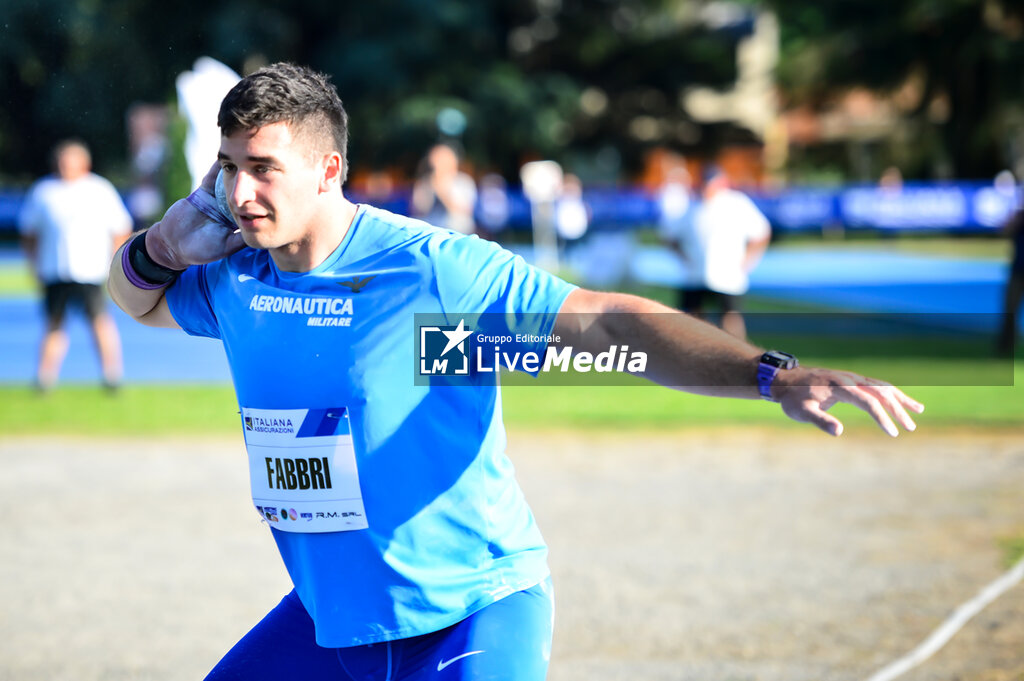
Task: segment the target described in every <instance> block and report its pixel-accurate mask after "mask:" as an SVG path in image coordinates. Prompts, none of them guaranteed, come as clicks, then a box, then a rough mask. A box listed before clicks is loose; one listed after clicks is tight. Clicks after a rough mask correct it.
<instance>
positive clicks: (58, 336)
mask: <svg viewBox="0 0 1024 681" xmlns="http://www.w3.org/2000/svg"><path fill="white" fill-rule="evenodd" d="M54 164H55V166H56V175H52V176H47V177H45V178H43V179H41V180H39V181H38V182H37V183H36V184H35V185H33V187H32V188H31V190H30V191H29V193H28V196H27V197H26V199H25V203H24V205H23V206H22V209H21V213H20V215H19V217H18V227H19V229H20V231H21V241H22V246H23V247H24V249H25V253H26V255H27V256H28V260H29V262H30V263H31V266H32V268H33V271H34V273H35V275H36V278H37V279H38V280H39V283H40V284H41V285H42V287H43V292H44V308H45V311H46V330H45V332H44V334H43V340H42V343H41V345H40V348H39V364H38V367H37V370H36V385H37V387H38V388H39V389H40V390H44V391H45V390H49V389H50V388H52V387H53V385H54V384H55V383H56V382H57V377H58V375H59V374H60V368H61V365H62V364H63V362H64V357H65V355H66V354H67V349H68V337H67V333H66V332H65V331H64V318H65V315H66V312H67V308H68V305H69V304H77V305H80V306H81V307H82V308H84V311H85V314H86V316H87V317H88V319H89V325H90V327H91V329H92V334H93V338H94V340H95V341H96V349H97V351H98V353H99V357H100V364H101V367H102V371H103V383H104V385H105V386H107V388H108V389H114V388H116V387H117V385H118V384H119V383H120V380H121V373H122V360H121V339H120V336H119V335H118V332H117V326H116V325H115V324H114V320H113V318H112V317H111V316H110V314H109V312H107V306H106V300H105V295H104V292H103V284H104V282H105V281H106V278H107V271H108V270H109V267H110V259H111V257H112V255H113V253H114V252H115V251H116V250H117V249H118V247H120V245H121V244H122V243H123V242H124V241H125V239H127V238H128V235H129V234H131V230H132V219H131V216H130V215H129V213H128V210H127V209H126V208H125V205H124V202H123V201H122V200H121V197H120V195H118V193H117V190H116V189H115V188H114V186H113V185H112V184H111V183H110V182H109V181H108V180H106V179H104V178H102V177H100V176H99V175H96V174H94V173H93V172H91V168H92V157H91V155H90V153H89V149H88V147H86V145H85V144H84V143H83V142H81V141H78V140H66V141H63V142H60V143H59V144H58V145H57V146H56V148H55V149H54Z"/></svg>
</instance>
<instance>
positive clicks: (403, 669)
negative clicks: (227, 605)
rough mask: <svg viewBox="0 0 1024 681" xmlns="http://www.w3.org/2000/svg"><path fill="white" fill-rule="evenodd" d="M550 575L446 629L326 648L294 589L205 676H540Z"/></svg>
mask: <svg viewBox="0 0 1024 681" xmlns="http://www.w3.org/2000/svg"><path fill="white" fill-rule="evenodd" d="M552 595H553V594H552V589H551V581H550V579H548V580H546V581H545V582H542V583H541V584H538V585H537V586H535V587H533V588H530V589H527V590H525V591H520V592H518V593H514V594H512V595H511V596H507V597H505V598H503V599H501V600H500V601H498V602H496V603H492V604H491V605H489V606H487V607H486V608H484V609H482V610H479V611H477V612H476V613H474V614H472V615H470V616H469V617H467V618H466V619H464V620H462V621H461V622H459V623H458V624H455V625H453V626H451V627H448V628H447V629H442V630H441V631H437V632H434V633H432V634H426V635H424V636H414V637H412V638H406V639H400V640H396V641H388V642H384V643H374V644H370V645H365V646H354V647H351V648H321V647H320V646H318V645H317V644H316V641H315V637H314V631H313V620H312V619H310V617H309V615H308V614H307V613H306V610H305V608H304V607H303V606H302V602H301V601H299V598H298V596H297V595H296V594H295V592H294V591H292V592H291V593H289V594H288V595H287V596H285V597H284V599H283V600H282V601H281V603H280V604H278V606H277V607H276V608H274V609H273V610H271V611H270V613H269V614H268V615H267V616H266V617H264V618H263V620H262V621H260V623H259V624H257V625H256V626H255V627H253V629H252V631H250V632H249V633H248V634H246V635H245V637H243V638H242V640H241V641H239V642H238V643H237V644H236V645H235V647H234V648H232V649H231V650H230V651H229V652H228V654H227V655H225V656H224V659H222V660H221V661H220V662H219V663H218V664H217V666H216V667H215V668H214V670H213V671H212V672H210V674H209V675H208V676H207V677H206V681H235V680H239V681H241V680H244V681H264V680H266V681H281V679H302V681H328V680H329V679H330V680H332V681H334V680H338V681H471V680H472V681H484V680H485V679H486V680H493V681H543V679H544V678H545V676H546V675H547V668H548V660H549V659H550V656H551V635H552V625H553V615H554V601H553V598H552Z"/></svg>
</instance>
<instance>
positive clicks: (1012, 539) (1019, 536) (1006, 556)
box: [999, 528, 1024, 568]
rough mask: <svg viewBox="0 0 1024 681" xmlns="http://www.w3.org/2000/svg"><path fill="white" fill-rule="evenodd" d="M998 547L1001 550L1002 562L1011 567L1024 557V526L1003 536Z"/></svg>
mask: <svg viewBox="0 0 1024 681" xmlns="http://www.w3.org/2000/svg"><path fill="white" fill-rule="evenodd" d="M999 547H1000V548H1001V549H1002V550H1003V564H1004V565H1005V566H1006V567H1007V568H1010V567H1013V566H1014V565H1016V564H1017V562H1018V561H1020V560H1021V559H1022V558H1024V528H1022V529H1021V530H1020V531H1019V532H1018V533H1016V534H1013V535H1010V536H1007V537H1003V538H1001V539H1000V540H999Z"/></svg>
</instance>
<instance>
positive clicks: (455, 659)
mask: <svg viewBox="0 0 1024 681" xmlns="http://www.w3.org/2000/svg"><path fill="white" fill-rule="evenodd" d="M483 652H487V651H485V650H474V651H472V652H469V653H462V654H461V655H459V656H458V657H453V658H452V659H450V660H448V661H447V662H446V661H445V660H441V661H440V662H438V663H437V671H441V670H442V669H444V668H445V667H447V666H448V665H450V664H451V663H452V662H458V661H459V660H461V659H462V658H464V657H469V656H470V655H479V654H480V653H483Z"/></svg>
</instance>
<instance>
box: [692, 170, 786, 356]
mask: <svg viewBox="0 0 1024 681" xmlns="http://www.w3.org/2000/svg"><path fill="white" fill-rule="evenodd" d="M693 220H694V223H693V227H694V244H695V247H694V248H693V249H692V250H693V252H689V253H687V258H688V260H689V261H690V262H692V263H693V264H694V266H695V269H696V271H697V272H698V273H699V274H700V277H701V282H702V287H701V288H698V289H692V290H686V291H684V296H683V297H684V299H683V305H682V307H683V310H684V311H686V312H690V313H692V314H695V315H697V316H702V315H703V314H704V303H705V302H706V301H707V300H708V299H709V298H714V299H715V300H716V302H717V304H718V307H719V308H720V309H721V312H722V328H723V329H724V330H725V331H727V332H729V333H731V334H732V335H733V336H736V337H737V338H744V339H745V338H746V336H747V329H746V324H745V323H744V321H743V316H742V314H741V313H740V303H741V299H742V296H743V295H744V294H745V293H746V292H747V289H748V288H749V287H750V276H749V275H750V272H751V271H753V269H754V267H756V266H757V263H758V262H759V261H760V260H761V256H763V255H764V252H765V249H766V248H767V247H768V242H769V240H770V239H771V225H770V224H769V222H768V219H767V218H765V216H764V215H763V214H762V213H761V211H759V210H758V209H757V206H755V205H754V202H753V201H751V200H750V198H749V197H748V196H747V195H746V194H743V193H742V192H740V191H737V190H736V189H734V188H732V187H731V186H730V184H729V179H728V177H726V175H724V174H722V173H721V172H717V173H714V174H712V175H711V176H710V179H709V181H708V182H707V184H706V185H705V187H704V191H703V198H702V202H701V205H700V206H699V207H697V209H696V212H695V213H694V217H693Z"/></svg>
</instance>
